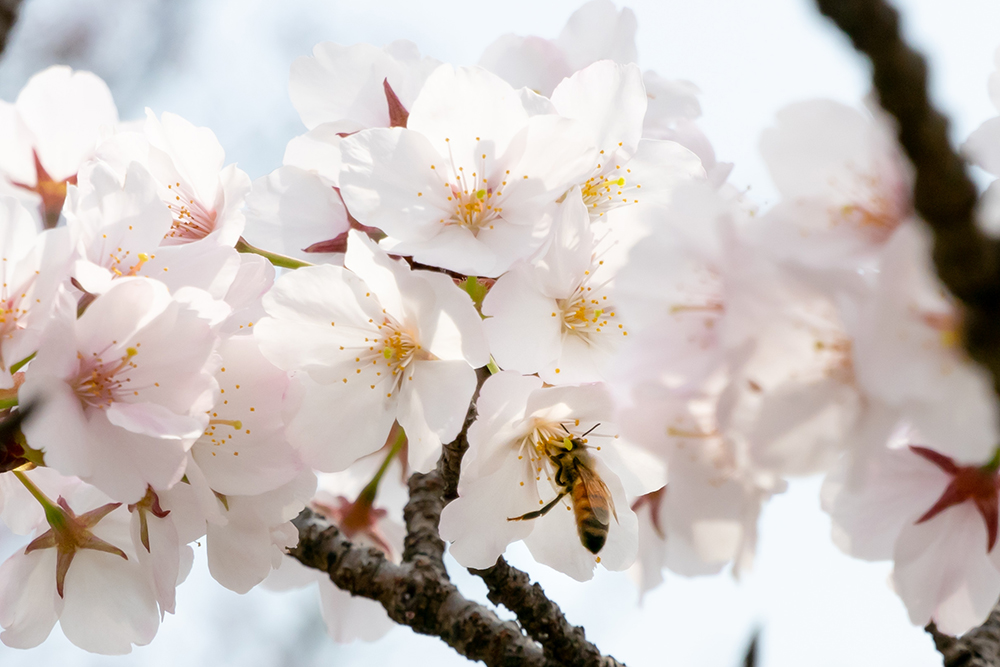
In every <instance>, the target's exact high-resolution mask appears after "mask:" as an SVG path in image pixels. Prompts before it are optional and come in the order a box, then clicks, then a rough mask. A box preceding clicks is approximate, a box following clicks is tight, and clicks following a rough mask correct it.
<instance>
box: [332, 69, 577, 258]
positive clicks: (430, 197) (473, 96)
mask: <svg viewBox="0 0 1000 667" xmlns="http://www.w3.org/2000/svg"><path fill="white" fill-rule="evenodd" d="M341 150H342V152H343V170H342V172H341V175H340V188H341V195H343V197H344V202H345V203H346V204H347V209H348V211H350V213H351V214H352V215H353V216H354V217H355V218H356V219H357V220H358V221H359V222H360V223H361V224H363V225H367V226H371V227H377V228H379V229H380V230H382V231H384V232H385V233H386V234H387V235H388V238H386V239H384V240H383V241H382V242H381V244H382V246H383V247H384V248H385V249H386V250H388V251H390V252H393V253H394V254H401V255H410V256H413V258H414V259H415V260H416V261H418V262H421V263H424V264H430V265H432V266H440V267H442V268H445V269H449V270H452V271H457V272H459V273H464V274H469V275H481V276H488V277H495V276H498V275H500V274H501V273H503V272H504V271H506V270H507V269H508V268H509V267H510V265H511V264H512V263H513V262H514V261H516V260H517V259H520V258H524V257H527V256H528V255H530V254H531V253H532V252H534V251H535V250H536V249H538V248H539V247H540V246H541V245H542V243H543V242H544V240H545V237H546V235H547V233H548V227H549V224H550V220H551V218H550V217H549V216H547V215H545V213H546V207H548V206H550V205H552V204H554V203H555V202H556V200H557V199H559V198H560V197H561V196H562V195H563V194H564V193H565V192H566V191H567V190H568V189H570V187H572V185H574V184H575V183H579V182H583V181H584V180H585V179H586V177H587V174H588V171H589V170H590V169H591V165H593V164H596V160H595V158H594V155H595V151H594V149H593V148H592V145H591V142H590V140H589V138H588V137H587V136H586V134H585V133H584V130H583V128H582V126H581V124H579V123H575V122H573V121H571V120H567V119H565V118H560V117H558V116H555V115H552V114H541V115H535V116H530V115H529V113H528V111H527V110H526V109H525V107H524V105H523V104H522V102H521V98H520V96H519V95H518V93H517V91H515V90H514V89H513V88H511V87H510V86H509V85H508V84H507V83H506V82H504V81H503V80H501V79H499V78H498V77H496V76H495V75H492V74H490V73H488V72H486V71H484V70H480V69H455V68H452V67H451V66H448V65H443V66H441V67H440V68H438V69H437V70H436V71H435V72H434V73H433V74H432V75H431V76H430V77H428V79H427V81H426V82H425V84H424V88H423V90H422V91H421V93H420V95H419V96H418V97H417V99H416V101H415V102H414V103H413V107H412V108H411V109H410V115H409V120H408V122H407V127H406V128H391V129H371V130H364V131H362V132H358V133H357V134H354V135H352V136H350V137H348V138H346V139H344V141H343V142H342V143H341Z"/></svg>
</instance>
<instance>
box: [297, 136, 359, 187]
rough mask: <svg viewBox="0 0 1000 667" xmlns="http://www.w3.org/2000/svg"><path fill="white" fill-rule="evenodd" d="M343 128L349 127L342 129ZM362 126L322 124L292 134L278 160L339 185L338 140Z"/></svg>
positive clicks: (339, 161)
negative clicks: (296, 134)
mask: <svg viewBox="0 0 1000 667" xmlns="http://www.w3.org/2000/svg"><path fill="white" fill-rule="evenodd" d="M345 129H347V130H349V131H347V132H345ZM360 129H363V128H359V127H358V128H355V127H352V128H345V127H344V124H343V123H323V124H322V125H319V126H317V127H316V128H314V129H312V130H310V131H309V132H307V133H306V134H303V135H300V136H298V137H294V138H293V139H291V140H290V141H289V142H288V146H286V147H285V156H284V158H283V159H282V162H283V163H284V164H285V166H286V167H296V168H298V169H302V170H305V171H309V172H312V173H314V174H316V175H317V176H322V177H323V178H325V179H326V180H328V181H329V182H330V183H331V184H333V185H335V186H339V185H340V168H341V160H340V142H341V141H342V140H343V138H344V137H345V136H347V135H349V134H351V133H352V132H355V131H357V130H360Z"/></svg>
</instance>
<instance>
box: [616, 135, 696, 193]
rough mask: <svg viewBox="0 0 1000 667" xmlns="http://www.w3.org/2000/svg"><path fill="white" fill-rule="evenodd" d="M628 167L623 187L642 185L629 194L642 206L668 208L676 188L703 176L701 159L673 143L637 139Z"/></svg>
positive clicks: (678, 144) (685, 148)
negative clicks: (636, 145) (628, 170)
mask: <svg viewBox="0 0 1000 667" xmlns="http://www.w3.org/2000/svg"><path fill="white" fill-rule="evenodd" d="M628 168H629V169H631V172H626V173H625V174H624V175H623V177H624V178H625V185H626V186H630V185H634V184H638V185H641V186H642V189H641V190H630V192H631V193H632V194H633V195H634V197H635V198H636V199H638V200H639V201H638V204H639V205H640V206H643V207H650V206H652V205H654V204H658V205H661V206H666V205H669V204H670V203H671V202H672V201H673V198H674V193H675V191H676V190H677V189H678V188H679V187H681V186H683V185H686V184H687V183H689V182H691V181H692V180H694V181H701V180H702V179H705V178H706V177H707V175H706V173H705V165H704V164H703V163H702V160H701V158H699V157H698V156H697V155H696V154H695V153H693V152H692V151H691V150H690V149H688V148H687V147H685V146H683V145H681V144H680V143H678V142H676V141H660V140H656V139H643V140H641V141H640V142H639V146H638V149H637V150H636V152H635V155H633V156H632V159H631V160H629V162H628ZM618 173H621V172H620V171H619V172H618Z"/></svg>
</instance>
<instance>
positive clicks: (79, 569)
mask: <svg viewBox="0 0 1000 667" xmlns="http://www.w3.org/2000/svg"><path fill="white" fill-rule="evenodd" d="M6 474H7V475H12V474H14V473H6ZM17 474H21V475H24V474H25V473H17ZM26 479H28V480H29V483H30V484H32V485H33V486H34V487H35V489H36V491H37V492H40V493H44V494H45V495H58V496H59V501H58V504H57V505H55V504H52V503H51V501H49V500H47V502H49V503H50V505H51V509H47V511H46V516H47V517H48V525H42V526H40V527H39V529H38V530H39V531H40V534H39V535H38V536H37V537H36V538H35V539H34V540H33V541H32V542H31V543H30V544H29V545H28V546H27V547H26V548H25V549H24V550H22V551H19V552H17V553H15V554H14V555H13V556H11V557H10V558H9V559H8V560H7V561H6V562H4V563H3V565H0V625H2V626H3V632H2V633H0V640H2V641H3V642H4V643H5V644H7V645H8V646H14V647H17V648H30V647H33V646H37V645H38V644H40V643H41V642H42V641H44V640H45V638H46V637H48V635H49V633H50V632H51V630H52V628H53V626H54V625H55V623H56V622H57V621H58V622H59V624H60V627H61V628H62V631H63V634H65V635H66V637H67V638H68V639H69V640H70V641H71V642H73V643H74V644H76V645H77V646H79V647H81V648H83V649H86V650H88V651H92V652H96V653H105V654H122V653H128V652H130V651H131V650H132V645H133V644H137V645H143V644H148V643H149V642H150V641H151V640H152V639H153V636H154V635H155V634H156V630H157V627H158V626H159V621H160V617H159V611H158V609H157V603H156V599H155V597H154V594H153V590H152V588H151V586H150V582H149V581H148V579H147V578H146V576H145V573H144V571H143V570H142V568H141V567H140V565H139V563H138V561H137V559H136V553H135V550H134V548H133V545H132V540H131V538H130V534H129V513H128V510H127V509H126V508H125V507H123V506H121V504H120V503H115V502H112V501H111V499H110V498H108V497H107V496H105V495H104V494H102V493H100V492H99V491H98V490H97V489H95V488H93V487H91V486H89V485H86V484H81V483H80V482H79V480H74V479H72V478H63V477H61V476H59V475H58V474H56V473H55V472H54V471H50V470H36V471H32V472H29V473H26ZM32 502H33V501H32Z"/></svg>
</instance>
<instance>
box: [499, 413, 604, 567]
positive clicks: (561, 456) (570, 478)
mask: <svg viewBox="0 0 1000 667" xmlns="http://www.w3.org/2000/svg"><path fill="white" fill-rule="evenodd" d="M598 426H600V424H595V425H594V426H593V428H591V429H590V430H588V431H587V432H586V433H584V434H583V435H581V436H580V437H578V438H574V437H573V434H572V433H570V432H569V431H568V430H567V429H566V427H565V426H563V427H562V428H563V430H564V431H566V437H565V438H563V439H562V440H550V441H549V442H548V443H547V444H546V452H545V454H546V456H548V457H549V461H550V462H551V463H552V465H553V466H555V468H556V476H555V483H556V484H557V485H558V486H560V487H561V488H562V491H560V493H559V494H558V495H557V496H556V497H555V499H553V500H552V501H551V502H549V504H548V505H546V506H545V507H542V508H541V509H538V510H535V511H534V512H528V513H527V514H524V515H521V516H516V517H509V518H508V519H507V520H508V521H530V520H531V519H537V518H538V517H540V516H545V515H546V514H547V513H548V512H549V510H551V509H552V508H553V507H555V506H556V505H558V504H559V501H560V500H562V499H563V498H564V497H566V496H567V495H568V496H569V497H570V501H571V502H572V504H573V515H574V517H575V518H576V532H577V533H578V534H579V535H580V542H581V543H582V544H583V546H584V547H586V548H587V550H588V551H590V553H592V554H597V553H598V552H599V551H600V550H601V549H603V548H604V543H605V542H606V541H607V539H608V527H609V526H610V525H611V517H612V516H614V518H615V521H618V512H616V511H615V501H614V499H613V498H612V497H611V491H610V490H609V489H608V487H607V485H606V484H605V483H604V481H603V480H602V479H601V478H600V476H599V475H598V474H597V473H596V472H594V467H593V463H592V461H591V458H590V453H589V452H587V449H588V447H587V445H585V444H584V442H583V439H584V438H585V437H587V435H588V434H589V433H590V432H591V431H593V430H594V429H595V428H597V427H598Z"/></svg>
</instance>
